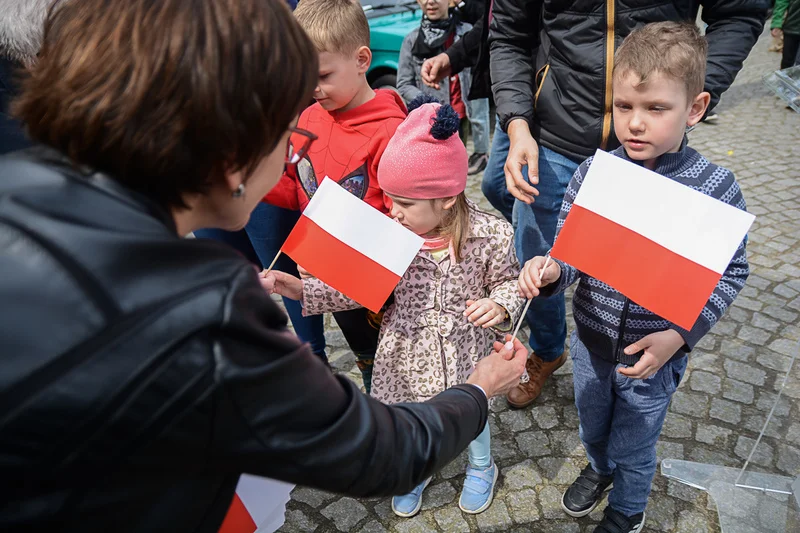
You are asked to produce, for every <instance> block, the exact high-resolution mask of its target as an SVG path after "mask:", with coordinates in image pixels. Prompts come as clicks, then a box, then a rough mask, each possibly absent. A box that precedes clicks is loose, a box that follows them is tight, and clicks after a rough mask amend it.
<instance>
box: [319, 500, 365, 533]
mask: <svg viewBox="0 0 800 533" xmlns="http://www.w3.org/2000/svg"><path fill="white" fill-rule="evenodd" d="M321 512H322V515H323V516H324V517H325V518H327V519H328V520H330V521H332V522H333V524H334V525H335V526H336V529H338V530H339V531H351V530H352V529H353V527H354V526H355V525H356V524H358V523H359V522H360V521H361V520H363V519H364V518H366V517H367V508H366V507H364V506H363V505H362V504H361V503H360V502H359V501H358V500H354V499H352V498H342V499H340V500H336V501H335V502H333V503H332V504H330V505H328V506H327V507H325V508H324V509H323V510H322V511H321Z"/></svg>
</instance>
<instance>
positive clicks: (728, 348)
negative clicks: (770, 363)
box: [720, 339, 756, 361]
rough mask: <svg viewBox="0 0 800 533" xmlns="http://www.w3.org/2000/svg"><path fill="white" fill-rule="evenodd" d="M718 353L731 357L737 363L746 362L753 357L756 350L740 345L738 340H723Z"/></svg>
mask: <svg viewBox="0 0 800 533" xmlns="http://www.w3.org/2000/svg"><path fill="white" fill-rule="evenodd" d="M720 352H721V353H722V355H724V356H725V357H731V358H733V359H736V360H738V361H747V360H749V359H751V358H752V357H753V356H754V355H755V353H756V349H755V348H753V347H752V346H747V345H745V344H742V342H741V341H739V340H738V339H723V341H722V347H721V349H720Z"/></svg>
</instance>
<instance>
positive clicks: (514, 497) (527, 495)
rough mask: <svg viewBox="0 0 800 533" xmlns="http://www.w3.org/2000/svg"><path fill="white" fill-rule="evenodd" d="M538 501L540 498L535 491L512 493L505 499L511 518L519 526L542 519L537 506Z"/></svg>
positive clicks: (524, 490)
mask: <svg viewBox="0 0 800 533" xmlns="http://www.w3.org/2000/svg"><path fill="white" fill-rule="evenodd" d="M537 500H538V496H537V495H536V491H535V490H533V489H523V490H520V491H518V492H512V493H511V494H509V495H508V496H506V498H505V501H506V504H507V505H508V510H509V512H510V513H511V518H513V519H514V522H516V523H517V524H529V523H531V522H536V521H537V520H539V519H540V518H541V513H540V512H539V507H538V506H537V505H536V502H537Z"/></svg>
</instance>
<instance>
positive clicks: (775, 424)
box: [739, 414, 783, 439]
mask: <svg viewBox="0 0 800 533" xmlns="http://www.w3.org/2000/svg"><path fill="white" fill-rule="evenodd" d="M766 421H767V417H766V416H764V415H763V414H758V415H748V416H745V417H743V418H742V422H741V423H740V424H739V428H740V429H739V431H740V432H742V431H744V430H747V431H750V432H751V433H753V434H755V435H758V434H759V433H761V430H762V429H764V423H765V422H766ZM782 427H783V420H781V419H780V418H778V417H775V416H773V417H772V419H771V420H770V421H769V425H768V426H767V428H766V430H765V431H764V435H765V436H767V437H772V438H773V439H779V438H780V437H781V428H782Z"/></svg>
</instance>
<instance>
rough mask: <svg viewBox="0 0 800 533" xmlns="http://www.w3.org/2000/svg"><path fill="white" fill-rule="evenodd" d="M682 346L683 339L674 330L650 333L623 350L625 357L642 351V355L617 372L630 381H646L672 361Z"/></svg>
mask: <svg viewBox="0 0 800 533" xmlns="http://www.w3.org/2000/svg"><path fill="white" fill-rule="evenodd" d="M684 344H685V341H684V340H683V337H682V336H681V334H680V333H678V332H677V331H675V330H674V329H668V330H666V331H659V332H657V333H651V334H650V335H647V336H646V337H643V338H641V339H639V340H638V341H636V342H634V343H633V344H631V345H629V346H628V347H627V348H625V355H633V354H635V353H636V352H640V351H642V350H644V354H643V355H642V357H641V358H640V359H639V360H638V361H637V362H636V364H635V365H633V366H631V367H628V368H620V369H619V370H617V372H619V373H620V374H622V375H624V376H628V377H629V378H631V379H647V378H649V377H651V376H652V375H653V374H655V373H656V372H658V371H659V369H660V368H661V367H662V366H664V363H666V362H667V361H669V360H670V359H672V356H673V355H675V352H677V351H678V350H679V349H680V347H681V346H683V345H684Z"/></svg>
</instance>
